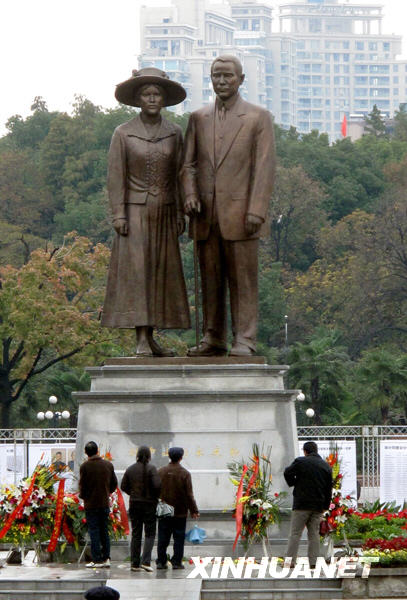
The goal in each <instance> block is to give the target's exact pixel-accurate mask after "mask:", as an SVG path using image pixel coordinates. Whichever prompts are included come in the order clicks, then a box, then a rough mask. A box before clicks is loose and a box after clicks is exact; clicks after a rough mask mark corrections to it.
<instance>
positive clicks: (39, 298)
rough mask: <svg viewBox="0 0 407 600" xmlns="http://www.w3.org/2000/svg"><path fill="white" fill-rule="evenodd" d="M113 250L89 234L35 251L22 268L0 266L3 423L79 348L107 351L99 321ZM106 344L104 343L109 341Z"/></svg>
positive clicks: (88, 352) (0, 401) (105, 332)
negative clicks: (32, 387) (35, 383)
mask: <svg viewBox="0 0 407 600" xmlns="http://www.w3.org/2000/svg"><path fill="white" fill-rule="evenodd" d="M108 258H109V252H108V250H107V248H105V247H104V246H102V245H100V244H99V245H97V246H92V245H91V243H90V242H89V240H87V239H86V238H78V237H76V238H75V237H71V238H69V239H66V240H65V243H64V245H63V246H62V247H60V248H54V249H53V250H36V251H34V252H33V253H32V254H31V258H30V260H29V262H28V263H27V264H25V265H23V266H22V267H21V268H20V269H16V268H14V267H11V266H6V267H2V268H1V269H0V284H1V288H0V289H1V291H0V344H1V346H0V406H1V424H2V427H5V428H7V427H9V425H10V419H9V417H10V408H11V405H12V404H13V403H15V402H17V401H18V400H19V399H20V398H21V397H22V394H23V392H24V390H25V388H26V386H27V383H28V382H29V381H30V380H31V379H32V378H33V377H38V376H39V375H40V374H42V373H44V372H45V371H47V370H48V369H49V368H50V367H52V366H53V365H55V364H57V363H59V362H61V361H63V360H68V359H72V358H73V357H74V356H76V355H77V354H78V353H80V352H85V353H86V355H87V356H88V359H90V357H92V356H94V355H95V354H97V353H98V351H101V350H102V351H103V350H104V351H105V352H106V351H107V350H108V348H109V344H110V343H111V337H110V334H109V332H108V330H105V329H104V330H103V331H102V330H101V328H100V325H99V322H98V319H97V317H98V313H99V310H100V306H101V302H102V297H103V295H102V294H103V288H104V277H105V273H106V267H107V262H108ZM104 344H105V345H104Z"/></svg>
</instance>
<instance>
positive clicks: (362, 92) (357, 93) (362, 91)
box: [355, 88, 367, 97]
mask: <svg viewBox="0 0 407 600" xmlns="http://www.w3.org/2000/svg"><path fill="white" fill-rule="evenodd" d="M355 96H356V97H357V96H359V97H360V96H367V88H355Z"/></svg>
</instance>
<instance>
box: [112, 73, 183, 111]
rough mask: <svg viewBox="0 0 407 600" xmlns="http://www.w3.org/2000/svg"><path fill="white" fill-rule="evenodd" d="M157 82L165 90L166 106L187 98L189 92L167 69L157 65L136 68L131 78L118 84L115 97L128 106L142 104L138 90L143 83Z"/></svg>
mask: <svg viewBox="0 0 407 600" xmlns="http://www.w3.org/2000/svg"><path fill="white" fill-rule="evenodd" d="M146 84H156V85H159V86H161V87H162V88H163V89H164V91H165V99H164V100H165V102H164V106H174V105H175V104H179V103H180V102H182V101H183V100H185V98H186V96H187V93H186V91H185V90H184V88H183V87H182V85H180V84H179V83H177V82H176V81H172V80H171V79H170V78H169V77H168V75H167V73H166V72H165V71H161V69H156V68H155V67H146V68H145V69H140V70H139V71H136V70H134V71H133V74H132V76H131V77H130V79H126V81H123V82H122V83H119V84H118V85H117V86H116V91H115V94H114V95H115V98H116V100H118V101H119V102H121V103H122V104H127V105H128V106H140V104H139V103H138V102H137V97H136V91H137V90H139V89H140V88H141V87H142V86H143V85H146Z"/></svg>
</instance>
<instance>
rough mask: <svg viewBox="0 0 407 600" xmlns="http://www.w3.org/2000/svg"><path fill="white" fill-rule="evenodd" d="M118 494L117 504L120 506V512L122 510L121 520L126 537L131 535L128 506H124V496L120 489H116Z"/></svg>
mask: <svg viewBox="0 0 407 600" xmlns="http://www.w3.org/2000/svg"><path fill="white" fill-rule="evenodd" d="M116 492H117V503H118V505H119V510H120V519H121V522H122V525H123V527H124V533H125V534H126V535H129V533H130V528H129V520H128V518H127V512H126V506H125V504H124V499H123V494H122V493H121V491H120V490H119V488H116Z"/></svg>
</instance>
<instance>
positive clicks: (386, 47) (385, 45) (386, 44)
mask: <svg viewBox="0 0 407 600" xmlns="http://www.w3.org/2000/svg"><path fill="white" fill-rule="evenodd" d="M383 50H384V52H390V42H383Z"/></svg>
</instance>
